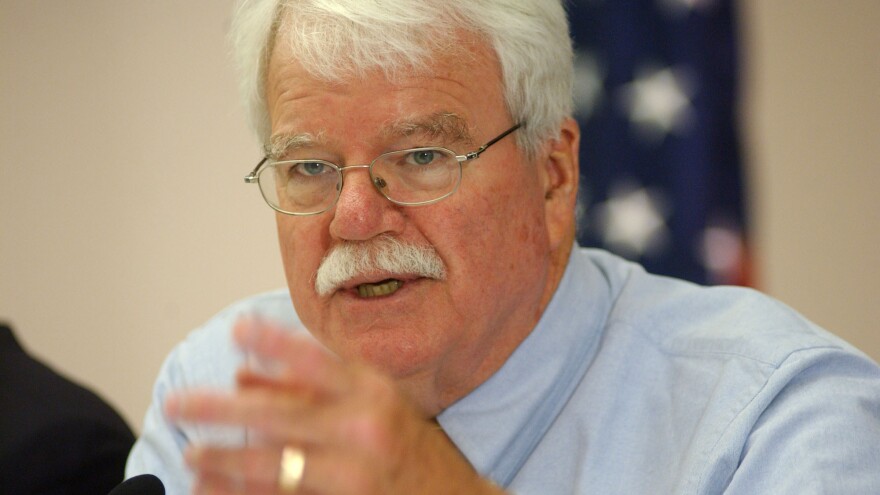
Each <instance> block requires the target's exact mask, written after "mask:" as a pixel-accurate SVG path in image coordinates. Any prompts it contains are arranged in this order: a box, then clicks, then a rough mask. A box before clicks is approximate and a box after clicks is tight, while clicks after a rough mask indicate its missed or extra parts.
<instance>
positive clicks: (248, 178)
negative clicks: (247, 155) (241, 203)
mask: <svg viewBox="0 0 880 495" xmlns="http://www.w3.org/2000/svg"><path fill="white" fill-rule="evenodd" d="M268 159H269V157H268V156H264V157H263V159H262V160H260V163H258V164H257V166H256V167H254V169H253V170H251V173H249V174H247V175H246V176H245V177H244V181H245V182H246V183H248V184H253V183H254V182H256V181H257V170H260V167H262V166H263V164H264V163H266V161H267V160H268Z"/></svg>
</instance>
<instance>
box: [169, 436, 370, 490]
mask: <svg viewBox="0 0 880 495" xmlns="http://www.w3.org/2000/svg"><path fill="white" fill-rule="evenodd" d="M281 451H282V449H281V448H280V447H278V448H266V447H261V448H246V449H229V448H208V447H201V448H191V449H190V450H188V451H187V453H186V462H187V464H188V465H189V467H190V468H191V469H192V470H193V471H194V472H195V473H196V474H197V478H198V480H199V482H198V484H197V485H196V487H195V489H194V492H195V493H212V494H215V493H224V494H226V493H229V494H239V493H241V494H244V493H246V494H248V495H251V494H275V493H280V489H279V484H278V479H279V473H280V466H281V455H282V454H281ZM374 469H375V468H374V467H373V463H372V462H364V460H363V459H358V458H357V457H356V456H354V455H352V454H350V453H349V454H338V453H337V454H335V455H332V456H331V455H328V453H327V451H325V450H322V449H309V450H305V467H304V470H303V474H302V479H301V481H300V483H299V485H298V488H297V490H296V492H294V493H296V494H306V493H328V494H330V493H332V494H352V495H355V494H363V493H385V492H384V491H382V487H381V485H380V484H378V483H377V482H376V480H375V476H374V473H373V472H372V471H373V470H374Z"/></svg>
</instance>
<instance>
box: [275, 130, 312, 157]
mask: <svg viewBox="0 0 880 495" xmlns="http://www.w3.org/2000/svg"><path fill="white" fill-rule="evenodd" d="M323 137H324V131H321V132H319V133H318V135H317V136H316V135H314V134H311V133H309V132H302V133H299V134H275V135H273V136H272V137H270V138H269V143H268V144H267V145H266V146H264V147H263V148H264V149H263V151H265V153H266V156H267V157H269V159H271V160H278V159H279V158H281V157H283V156H284V155H286V154H288V153H290V152H291V151H296V150H298V149H302V148H309V147H314V146H318V145H320V144H322V143H323Z"/></svg>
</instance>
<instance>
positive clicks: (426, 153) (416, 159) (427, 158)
mask: <svg viewBox="0 0 880 495" xmlns="http://www.w3.org/2000/svg"><path fill="white" fill-rule="evenodd" d="M435 158H437V152H436V151H433V150H419V151H413V152H412V153H410V154H409V156H408V157H407V160H406V161H407V162H408V163H410V164H412V165H429V164H430V163H431V162H433V161H434V159H435Z"/></svg>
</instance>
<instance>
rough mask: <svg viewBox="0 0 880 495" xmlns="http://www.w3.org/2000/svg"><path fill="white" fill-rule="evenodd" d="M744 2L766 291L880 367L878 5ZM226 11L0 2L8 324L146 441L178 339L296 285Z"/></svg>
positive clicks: (0, 167) (2, 252) (0, 218)
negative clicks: (155, 392) (157, 384)
mask: <svg viewBox="0 0 880 495" xmlns="http://www.w3.org/2000/svg"><path fill="white" fill-rule="evenodd" d="M741 7H742V9H741V10H742V14H743V15H742V17H743V22H742V24H743V28H744V31H745V33H744V40H743V41H744V45H745V48H746V53H745V58H746V61H747V71H746V80H745V83H746V94H747V95H748V96H749V101H748V104H747V106H746V109H745V110H746V112H745V116H746V121H745V124H746V129H747V137H748V139H749V142H750V145H751V146H750V148H749V151H748V155H749V157H750V159H751V164H750V176H751V179H752V180H753V190H754V194H755V197H754V198H753V199H754V200H753V215H754V220H755V228H756V231H755V236H756V246H755V247H756V255H757V264H758V271H759V277H758V278H759V282H760V283H761V284H762V286H763V288H764V289H766V290H767V291H769V292H770V293H772V294H774V295H775V296H777V297H779V298H781V299H782V300H783V301H786V302H788V303H789V304H792V305H793V306H795V307H797V308H798V309H800V310H802V311H803V312H805V313H806V314H807V315H808V316H810V317H811V318H813V319H815V320H816V321H818V322H819V323H821V324H823V325H825V326H826V327H829V328H832V329H834V330H835V331H836V332H837V333H839V334H840V335H842V336H844V337H845V338H847V339H848V340H850V341H852V342H854V343H856V344H857V345H859V346H860V347H862V348H863V349H864V350H866V351H867V352H868V353H870V354H871V355H872V356H873V357H874V358H875V359H876V358H880V334H878V331H877V329H876V326H877V323H878V322H880V304H875V302H874V300H875V298H876V296H877V294H878V293H880V290H878V289H880V257H878V256H877V255H876V254H874V246H877V245H880V222H878V214H880V199H878V198H880V195H878V194H877V193H876V192H875V189H877V187H878V186H880V148H878V146H880V144H878V143H880V139H878V137H880V90H878V89H877V88H880V60H878V55H877V54H878V48H880V37H878V30H877V29H876V26H877V25H880V2H876V1H874V0H844V1H841V2H828V1H826V0H798V1H794V0H769V1H768V0H747V1H745V2H743V3H742V4H741ZM229 11H230V8H229V6H228V2H217V1H216V0H198V1H196V0H189V1H186V2H180V1H171V0H157V1H152V2H133V1H128V2H115V1H111V0H81V1H77V2H68V1H63V0H43V1H41V2H26V1H23V0H0V319H6V320H8V321H10V322H11V323H13V324H14V325H15V327H16V328H17V329H18V333H19V337H20V339H21V340H22V341H23V342H24V343H25V344H26V346H27V347H28V348H30V349H31V350H32V351H33V352H34V353H36V354H37V355H39V356H41V357H43V358H45V359H46V360H48V361H49V362H51V363H53V365H54V366H56V367H57V368H58V369H60V370H61V371H63V372H65V373H67V374H68V375H70V376H73V377H75V378H76V379H78V380H80V381H82V382H84V383H86V384H88V385H90V386H92V387H93V388H95V389H96V390H98V391H99V392H101V393H102V394H103V395H104V396H105V397H107V398H108V399H109V400H110V401H111V402H112V403H114V404H115V405H116V406H117V407H119V408H120V409H121V411H122V412H123V414H124V415H125V416H126V418H127V419H128V420H129V421H130V422H131V424H132V425H134V426H136V427H138V428H139V426H140V423H141V418H142V415H143V412H144V410H145V409H146V406H147V404H148V401H149V393H150V388H151V384H152V382H153V379H154V378H155V375H156V372H157V371H158V368H159V366H160V364H161V362H162V360H163V358H164V356H165V355H166V354H167V352H168V350H169V349H170V348H171V347H172V345H173V344H174V343H175V342H177V341H179V340H180V339H181V338H182V337H183V336H184V335H185V334H186V332H187V331H189V330H190V329H191V328H193V327H195V326H196V325H198V324H200V323H201V322H203V321H204V320H205V319H206V318H208V317H209V316H210V315H212V314H213V313H214V312H216V311H218V310H219V309H221V308H222V307H223V306H225V305H226V304H227V303H229V302H231V301H233V300H235V299H237V298H239V297H242V296H244V295H247V294H251V293H254V292H257V291H262V290H267V289H270V288H274V287H280V286H282V285H283V283H284V282H283V277H282V274H281V269H280V261H279V257H278V254H277V249H276V246H275V238H274V226H273V218H272V214H271V212H270V211H269V210H268V208H266V207H265V205H264V204H263V203H262V201H261V200H260V198H259V194H258V193H257V191H256V190H255V189H254V187H253V186H247V185H245V184H244V183H243V182H242V179H241V178H242V177H243V176H244V174H245V173H246V172H248V171H249V169H250V167H251V166H252V165H253V163H254V162H255V160H256V159H257V158H258V157H259V148H258V146H257V145H256V144H255V142H254V140H253V139H252V138H251V136H250V134H249V132H248V130H247V127H246V123H245V118H244V115H243V112H242V110H241V107H240V105H239V103H238V98H237V93H236V91H235V86H234V85H235V82H234V78H233V74H232V70H231V68H230V63H229V59H228V57H227V53H226V52H227V46H226V45H225V42H224V35H225V32H226V29H227V25H228V22H229Z"/></svg>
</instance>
